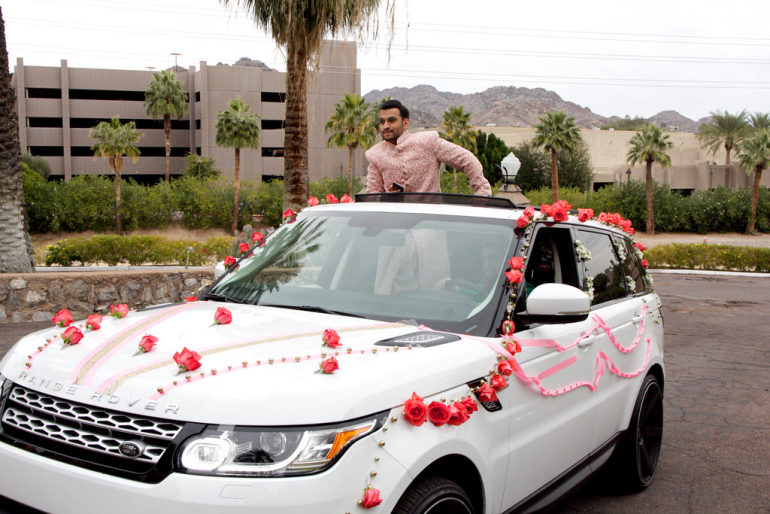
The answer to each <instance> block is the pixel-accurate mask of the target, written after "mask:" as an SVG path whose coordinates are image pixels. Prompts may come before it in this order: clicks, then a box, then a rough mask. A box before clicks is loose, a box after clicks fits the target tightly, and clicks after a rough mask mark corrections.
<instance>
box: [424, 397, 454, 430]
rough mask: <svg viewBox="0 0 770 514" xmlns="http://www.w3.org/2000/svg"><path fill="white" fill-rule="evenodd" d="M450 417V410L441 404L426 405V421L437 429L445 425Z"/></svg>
mask: <svg viewBox="0 0 770 514" xmlns="http://www.w3.org/2000/svg"><path fill="white" fill-rule="evenodd" d="M451 417H452V410H451V409H450V408H449V407H447V406H446V405H444V404H443V403H441V402H431V403H430V405H428V421H430V422H431V423H433V424H434V425H436V426H437V427H440V426H443V425H446V423H447V421H449V418H451Z"/></svg>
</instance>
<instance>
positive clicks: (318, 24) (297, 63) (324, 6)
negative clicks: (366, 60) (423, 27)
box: [219, 0, 395, 211]
mask: <svg viewBox="0 0 770 514" xmlns="http://www.w3.org/2000/svg"><path fill="white" fill-rule="evenodd" d="M219 1H220V3H221V4H224V5H229V4H231V3H234V2H233V0H219ZM237 4H238V5H239V6H240V7H242V8H243V9H245V10H246V11H248V13H249V15H250V16H251V17H252V18H253V19H254V21H255V23H256V25H257V27H259V28H261V29H265V30H266V31H268V32H269V33H270V34H271V35H272V37H273V39H274V40H275V42H276V43H278V45H279V46H281V47H283V48H284V49H285V52H286V128H285V139H284V172H283V174H284V181H283V193H284V200H283V206H284V209H288V208H291V209H293V210H295V211H296V210H299V209H301V208H302V207H304V206H305V205H307V198H308V163H307V154H308V140H307V137H308V136H307V74H308V67H309V66H310V68H311V69H316V68H317V66H318V63H319V62H320V57H321V50H322V44H323V40H324V38H326V37H330V38H334V37H337V36H340V35H344V34H347V33H349V32H356V33H357V34H358V36H359V40H363V39H364V36H365V35H366V34H367V33H368V32H370V29H371V33H372V35H373V37H374V38H376V37H377V32H378V31H377V27H378V26H379V22H378V21H379V16H378V12H379V10H380V5H381V4H384V5H385V6H386V12H387V17H388V25H389V27H390V28H391V31H390V32H391V34H392V27H393V24H394V18H393V16H394V9H395V0H293V1H281V2H277V1H275V0H238V2H237ZM391 39H392V37H391Z"/></svg>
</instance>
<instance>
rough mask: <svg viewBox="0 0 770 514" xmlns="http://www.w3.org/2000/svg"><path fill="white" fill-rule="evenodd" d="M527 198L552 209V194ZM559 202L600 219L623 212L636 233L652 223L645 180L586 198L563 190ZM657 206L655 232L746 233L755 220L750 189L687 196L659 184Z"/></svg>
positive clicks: (767, 218) (763, 217)
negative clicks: (601, 215)
mask: <svg viewBox="0 0 770 514" xmlns="http://www.w3.org/2000/svg"><path fill="white" fill-rule="evenodd" d="M527 198H529V200H530V201H531V202H532V205H540V204H543V203H548V204H550V203H551V190H550V189H539V190H537V191H530V192H529V193H527ZM559 198H560V199H562V200H566V201H567V202H569V203H571V204H574V207H575V208H578V207H580V208H591V209H593V210H594V212H595V213H596V214H599V213H600V212H618V213H620V214H621V215H622V216H623V217H624V218H626V219H630V220H631V221H632V222H633V224H634V225H633V226H634V228H636V230H644V227H645V226H646V224H647V201H646V197H645V183H644V181H642V180H632V181H631V182H630V183H629V184H625V183H624V184H623V185H622V186H608V187H604V188H602V189H600V190H599V191H588V192H585V193H584V192H583V191H580V190H578V189H574V188H560V189H559ZM653 206H654V208H655V209H654V210H655V212H654V214H655V230H656V231H660V232H696V233H698V234H705V233H706V232H723V233H724V232H743V231H744V230H746V225H747V224H748V222H749V217H750V215H751V190H750V189H729V188H726V187H724V186H720V187H718V188H716V189H713V190H702V191H694V192H693V194H692V195H691V196H682V195H680V194H678V193H677V192H676V191H671V189H670V188H669V186H667V185H661V184H659V183H657V182H655V183H654V187H653ZM756 229H757V230H758V231H760V232H770V190H768V188H767V187H764V186H762V187H760V189H759V201H758V204H757V225H756Z"/></svg>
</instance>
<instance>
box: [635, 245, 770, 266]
mask: <svg viewBox="0 0 770 514" xmlns="http://www.w3.org/2000/svg"><path fill="white" fill-rule="evenodd" d="M644 257H645V259H647V262H648V263H649V265H650V267H651V268H673V269H702V270H719V271H758V272H768V271H770V248H754V247H746V246H728V245H706V244H668V245H658V246H655V247H653V248H650V249H648V250H647V251H645V252H644Z"/></svg>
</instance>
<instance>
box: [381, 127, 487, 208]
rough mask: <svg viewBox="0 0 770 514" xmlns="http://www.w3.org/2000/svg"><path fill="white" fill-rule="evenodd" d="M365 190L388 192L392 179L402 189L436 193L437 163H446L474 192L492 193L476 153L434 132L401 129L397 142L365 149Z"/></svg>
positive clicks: (437, 179) (383, 142) (438, 189)
mask: <svg viewBox="0 0 770 514" xmlns="http://www.w3.org/2000/svg"><path fill="white" fill-rule="evenodd" d="M366 159H367V160H368V161H369V175H368V179H367V184H366V192H367V193H382V192H391V191H394V189H393V182H397V183H399V184H401V185H402V186H404V192H406V193H414V192H420V193H440V192H441V184H440V183H439V166H440V165H441V163H442V162H443V163H446V164H448V165H449V166H452V167H453V168H456V169H459V170H463V171H464V172H465V174H466V175H468V178H469V179H470V183H471V187H472V188H473V191H474V193H475V194H476V195H481V196H492V188H491V187H490V186H489V182H488V181H487V179H486V178H484V171H483V168H482V166H481V163H480V162H479V160H478V159H476V156H475V155H473V154H472V153H471V152H469V151H468V150H466V149H465V148H463V147H461V146H457V145H456V144H454V143H450V142H449V141H446V140H444V139H441V138H440V137H439V135H438V132H415V133H414V134H412V133H411V132H409V131H404V133H403V134H401V137H399V138H398V144H395V145H394V144H393V143H389V142H387V141H381V142H380V143H378V144H376V145H374V146H373V147H372V148H370V149H369V150H367V152H366Z"/></svg>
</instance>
